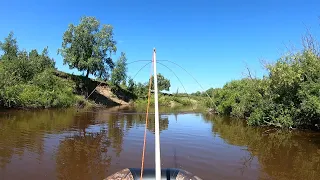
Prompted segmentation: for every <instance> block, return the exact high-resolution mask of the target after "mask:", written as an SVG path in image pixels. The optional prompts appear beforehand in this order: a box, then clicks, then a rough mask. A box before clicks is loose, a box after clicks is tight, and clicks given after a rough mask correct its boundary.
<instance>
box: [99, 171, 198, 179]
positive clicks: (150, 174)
mask: <svg viewBox="0 0 320 180" xmlns="http://www.w3.org/2000/svg"><path fill="white" fill-rule="evenodd" d="M140 171H141V169H140V168H126V169H123V170H121V171H119V172H116V173H114V174H112V175H111V176H109V177H107V178H106V179H104V180H140ZM143 172H144V173H143V176H142V178H143V179H144V180H151V179H152V180H153V179H156V174H155V169H144V170H143ZM175 179H176V180H201V179H200V178H199V177H197V176H194V175H193V174H191V173H190V172H188V171H185V170H181V169H174V168H168V169H161V180H175Z"/></svg>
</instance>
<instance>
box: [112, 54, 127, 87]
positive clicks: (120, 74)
mask: <svg viewBox="0 0 320 180" xmlns="http://www.w3.org/2000/svg"><path fill="white" fill-rule="evenodd" d="M126 79H127V58H126V54H125V53H124V52H121V56H120V58H119V59H118V61H117V62H116V65H115V67H114V69H113V71H112V74H111V82H112V84H115V85H119V84H120V83H121V82H124V83H125V81H126Z"/></svg>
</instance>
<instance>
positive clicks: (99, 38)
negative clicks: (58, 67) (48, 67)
mask: <svg viewBox="0 0 320 180" xmlns="http://www.w3.org/2000/svg"><path fill="white" fill-rule="evenodd" d="M116 51H117V48H116V41H115V40H114V39H113V27H112V26H111V25H103V26H102V28H101V27H100V22H99V21H98V20H97V19H96V18H95V17H82V18H81V20H80V24H79V25H77V26H76V25H73V24H70V25H69V28H68V29H67V31H66V32H65V33H64V34H63V42H62V48H61V49H59V51H58V53H59V54H61V55H62V56H63V58H64V60H63V62H64V64H68V65H69V67H70V68H77V69H78V70H79V71H85V72H86V77H88V76H89V74H93V75H95V76H99V77H102V76H104V77H106V76H108V71H109V69H113V67H114V64H113V61H112V59H111V54H112V53H115V52H116Z"/></svg>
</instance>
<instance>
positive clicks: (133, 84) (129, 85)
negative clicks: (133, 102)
mask: <svg viewBox="0 0 320 180" xmlns="http://www.w3.org/2000/svg"><path fill="white" fill-rule="evenodd" d="M134 87H135V83H134V81H133V79H132V78H131V77H129V78H128V90H129V91H131V92H133V90H134Z"/></svg>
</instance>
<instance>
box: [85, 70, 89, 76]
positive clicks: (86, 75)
mask: <svg viewBox="0 0 320 180" xmlns="http://www.w3.org/2000/svg"><path fill="white" fill-rule="evenodd" d="M86 77H89V69H88V70H87V74H86Z"/></svg>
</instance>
